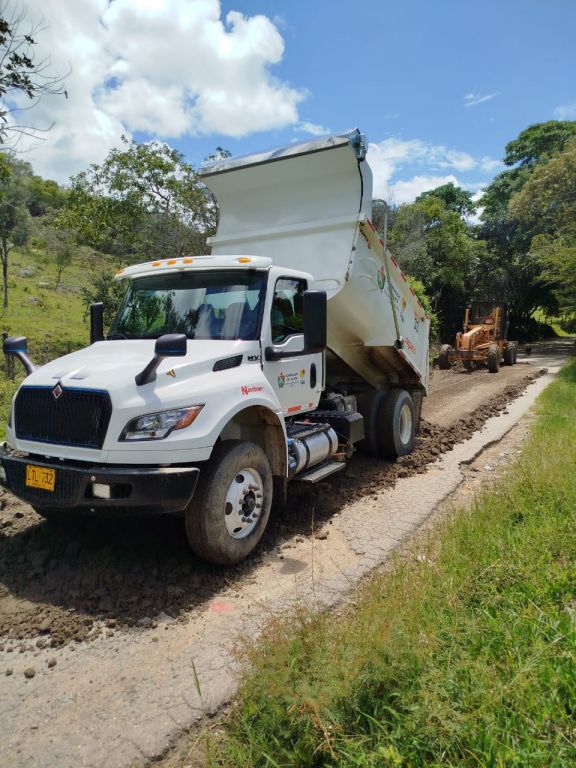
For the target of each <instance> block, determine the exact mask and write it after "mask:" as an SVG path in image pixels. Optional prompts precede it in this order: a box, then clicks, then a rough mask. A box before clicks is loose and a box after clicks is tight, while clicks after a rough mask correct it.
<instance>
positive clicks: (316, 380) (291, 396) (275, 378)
mask: <svg viewBox="0 0 576 768" xmlns="http://www.w3.org/2000/svg"><path fill="white" fill-rule="evenodd" d="M307 287H308V286H307V282H306V280H304V279H302V278H295V277H279V278H277V279H276V281H275V284H274V290H273V293H272V302H271V304H269V313H270V314H269V317H268V318H267V322H265V323H264V328H265V329H266V330H265V333H264V338H263V341H264V349H265V350H266V349H267V348H273V349H274V352H275V356H277V358H278V359H274V360H266V354H264V356H263V357H264V375H265V376H266V378H267V379H268V381H269V382H270V384H271V385H272V387H273V389H274V391H275V392H276V395H277V397H278V400H279V402H280V405H281V408H282V411H283V412H284V414H285V415H286V416H292V415H295V414H298V413H300V412H303V411H309V410H311V409H313V408H316V406H317V405H318V400H319V399H320V394H321V392H322V385H323V363H324V355H323V353H322V352H316V353H311V354H305V353H304V351H303V350H304V312H303V297H304V292H305V291H306V289H307ZM300 351H301V352H302V353H301V354H299V352H300Z"/></svg>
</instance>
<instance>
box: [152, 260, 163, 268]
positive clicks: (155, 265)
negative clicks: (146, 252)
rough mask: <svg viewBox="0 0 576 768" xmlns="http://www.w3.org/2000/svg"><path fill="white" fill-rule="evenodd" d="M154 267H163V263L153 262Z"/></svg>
mask: <svg viewBox="0 0 576 768" xmlns="http://www.w3.org/2000/svg"><path fill="white" fill-rule="evenodd" d="M152 266H153V267H161V266H162V262H161V261H153V262H152Z"/></svg>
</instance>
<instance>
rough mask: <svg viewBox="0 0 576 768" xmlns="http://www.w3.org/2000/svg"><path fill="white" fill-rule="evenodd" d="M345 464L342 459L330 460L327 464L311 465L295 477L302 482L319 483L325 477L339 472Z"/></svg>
mask: <svg viewBox="0 0 576 768" xmlns="http://www.w3.org/2000/svg"><path fill="white" fill-rule="evenodd" d="M345 466H346V464H345V463H344V462H343V461H331V462H329V463H328V464H321V465H320V466H319V467H312V469H309V470H307V471H306V472H302V474H301V475H297V479H298V480H301V481H302V482H303V483H319V482H320V480H324V478H325V477H329V476H330V475H333V474H334V473H335V472H340V470H342V469H344V467H345Z"/></svg>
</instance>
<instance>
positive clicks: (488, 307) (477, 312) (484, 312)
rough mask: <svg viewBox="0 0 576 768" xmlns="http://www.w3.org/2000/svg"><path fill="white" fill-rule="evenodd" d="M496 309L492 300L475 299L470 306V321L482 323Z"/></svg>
mask: <svg viewBox="0 0 576 768" xmlns="http://www.w3.org/2000/svg"><path fill="white" fill-rule="evenodd" d="M493 311H494V304H492V302H490V301H474V302H472V306H471V307H470V322H471V323H473V324H479V323H482V322H483V321H484V320H486V319H487V318H488V317H489V316H490V315H491V314H492V312H493Z"/></svg>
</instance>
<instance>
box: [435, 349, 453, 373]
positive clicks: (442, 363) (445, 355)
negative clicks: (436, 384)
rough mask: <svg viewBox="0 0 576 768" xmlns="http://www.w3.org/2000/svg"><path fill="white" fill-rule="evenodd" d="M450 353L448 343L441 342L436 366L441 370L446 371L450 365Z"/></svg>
mask: <svg viewBox="0 0 576 768" xmlns="http://www.w3.org/2000/svg"><path fill="white" fill-rule="evenodd" d="M451 353H452V347H451V346H450V344H442V346H441V347H440V352H439V354H438V368H440V370H441V371H448V370H449V369H450V367H451V363H450V355H451Z"/></svg>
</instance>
